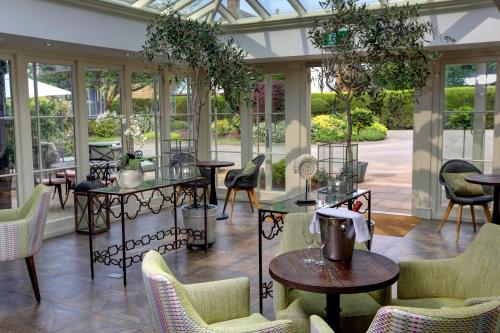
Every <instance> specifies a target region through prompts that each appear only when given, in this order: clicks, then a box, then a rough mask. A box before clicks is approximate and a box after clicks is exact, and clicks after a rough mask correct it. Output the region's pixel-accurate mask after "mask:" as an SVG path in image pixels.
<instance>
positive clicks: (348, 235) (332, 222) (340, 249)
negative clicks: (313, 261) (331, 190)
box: [318, 214, 356, 261]
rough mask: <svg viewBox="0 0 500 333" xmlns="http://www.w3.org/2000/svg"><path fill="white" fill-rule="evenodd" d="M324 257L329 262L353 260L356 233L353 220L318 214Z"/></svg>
mask: <svg viewBox="0 0 500 333" xmlns="http://www.w3.org/2000/svg"><path fill="white" fill-rule="evenodd" d="M318 218H319V226H320V232H321V239H322V240H323V241H324V242H325V246H324V247H323V255H324V257H325V258H326V259H328V260H333V261H340V260H351V258H352V253H353V251H354V240H355V238H356V231H355V230H354V223H353V222H352V219H345V218H337V217H331V216H326V215H321V214H318Z"/></svg>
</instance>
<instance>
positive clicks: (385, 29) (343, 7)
mask: <svg viewBox="0 0 500 333" xmlns="http://www.w3.org/2000/svg"><path fill="white" fill-rule="evenodd" d="M357 2H358V0H323V1H320V4H321V6H322V7H323V9H324V10H325V11H326V12H327V14H330V15H327V16H326V18H320V19H318V20H316V22H315V24H314V26H313V28H311V29H310V30H309V38H310V39H311V41H312V43H313V44H314V45H315V46H316V47H318V48H321V50H322V53H323V59H322V60H323V61H322V69H321V71H320V82H324V84H325V85H326V86H327V87H328V88H329V89H330V90H331V91H334V92H336V95H335V96H336V98H337V99H340V100H342V102H343V104H344V105H345V112H346V116H347V123H348V129H347V134H346V140H347V142H348V143H350V142H351V137H352V118H351V101H352V99H353V98H355V97H360V96H362V95H364V94H368V95H370V96H371V97H372V98H373V99H376V98H377V96H378V95H379V94H380V92H382V91H383V89H387V88H391V89H413V90H414V91H415V93H416V94H418V93H420V92H422V91H423V90H424V89H425V88H426V85H427V80H428V79H429V77H430V75H431V66H432V63H433V62H434V60H435V59H436V58H437V56H438V54H436V53H435V52H430V51H428V50H426V49H425V48H424V44H425V42H427V41H428V38H429V37H431V38H434V37H435V34H434V30H433V27H432V24H431V23H430V22H427V21H423V20H421V18H420V16H419V7H418V6H415V5H409V4H406V5H401V6H399V5H398V6H394V5H392V6H390V5H388V4H383V5H382V6H381V7H380V8H379V9H377V10H370V9H368V8H367V6H366V4H359V5H358V4H357ZM331 35H334V36H335V37H336V38H335V45H333V46H329V47H325V46H324V40H325V36H331ZM446 39H448V38H446Z"/></svg>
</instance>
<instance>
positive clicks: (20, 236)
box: [0, 185, 50, 262]
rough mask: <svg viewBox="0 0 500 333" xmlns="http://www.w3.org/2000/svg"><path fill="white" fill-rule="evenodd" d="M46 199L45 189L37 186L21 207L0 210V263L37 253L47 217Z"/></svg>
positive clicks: (47, 196) (47, 199)
mask: <svg viewBox="0 0 500 333" xmlns="http://www.w3.org/2000/svg"><path fill="white" fill-rule="evenodd" d="M49 199H50V190H49V188H47V187H46V186H44V185H38V186H37V187H36V188H35V190H34V191H33V193H32V194H31V196H30V198H29V199H28V201H27V202H26V204H25V205H24V206H23V207H22V208H20V209H16V208H15V209H12V210H10V209H9V210H6V211H7V212H5V211H2V213H1V215H2V218H0V262H2V261H9V260H15V259H22V258H27V257H30V256H32V255H34V254H36V253H37V252H38V250H39V249H40V245H41V243H42V239H43V231H44V228H45V222H46V220H47V210H48V206H49ZM9 218H10V219H9Z"/></svg>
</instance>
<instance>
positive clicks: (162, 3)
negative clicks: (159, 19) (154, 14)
mask: <svg viewBox="0 0 500 333" xmlns="http://www.w3.org/2000/svg"><path fill="white" fill-rule="evenodd" d="M171 2H172V1H170V0H154V1H153V2H151V3H150V4H149V5H147V6H146V7H148V8H150V9H155V10H157V11H160V12H161V11H162V10H164V9H165V8H167V6H168V5H169V4H170V3H171Z"/></svg>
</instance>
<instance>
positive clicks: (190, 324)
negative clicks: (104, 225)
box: [142, 251, 291, 333]
mask: <svg viewBox="0 0 500 333" xmlns="http://www.w3.org/2000/svg"><path fill="white" fill-rule="evenodd" d="M142 274H143V279H144V284H145V286H146V294H147V297H148V302H149V305H150V308H151V311H152V313H153V316H154V318H153V321H154V326H155V331H156V332H170V333H180V332H182V333H197V332H198V333H201V332H204V333H210V332H213V333H219V332H220V333H246V332H248V333H250V332H252V333H258V332H262V333H264V332H276V333H288V332H291V322H290V321H288V320H276V321H269V320H267V319H266V318H264V317H263V316H262V315H261V314H252V315H251V314H250V282H249V280H248V278H236V279H228V280H221V281H213V282H205V283H196V284H189V285H183V284H181V283H180V282H179V281H178V280H177V279H176V278H175V277H174V275H173V274H172V272H171V271H170V269H169V268H168V267H167V264H166V263H165V261H164V260H163V258H162V257H161V255H160V254H159V253H158V252H156V251H149V252H148V253H147V254H146V256H145V257H144V260H143V263H142Z"/></svg>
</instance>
